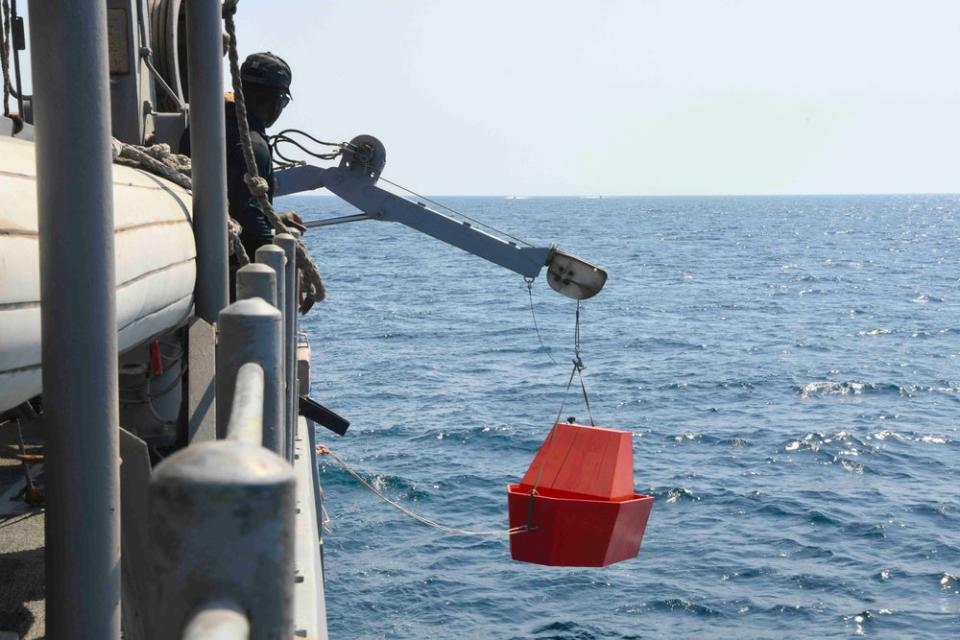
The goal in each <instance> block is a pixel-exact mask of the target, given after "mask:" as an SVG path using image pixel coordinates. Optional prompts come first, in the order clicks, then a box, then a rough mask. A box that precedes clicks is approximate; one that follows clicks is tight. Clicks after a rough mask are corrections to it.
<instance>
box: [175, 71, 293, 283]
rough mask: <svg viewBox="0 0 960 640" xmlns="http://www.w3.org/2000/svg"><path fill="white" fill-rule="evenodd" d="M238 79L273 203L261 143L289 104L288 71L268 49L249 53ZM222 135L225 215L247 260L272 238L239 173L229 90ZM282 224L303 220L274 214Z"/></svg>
mask: <svg viewBox="0 0 960 640" xmlns="http://www.w3.org/2000/svg"><path fill="white" fill-rule="evenodd" d="M240 78H241V81H242V83H243V85H242V86H243V96H244V99H245V102H246V105H247V122H248V123H249V125H250V141H251V143H252V145H253V155H254V157H255V158H256V161H257V172H258V173H259V174H260V177H262V178H264V179H265V180H266V181H267V184H268V185H270V190H269V192H268V197H269V198H270V201H271V202H272V201H273V164H272V161H271V158H270V145H269V143H268V142H267V133H266V130H267V127H270V126H271V125H273V123H275V122H276V121H277V119H278V118H279V117H280V114H281V113H282V112H283V110H284V108H285V107H286V106H287V104H289V103H290V100H291V96H290V81H291V79H292V73H291V70H290V65H288V64H287V63H286V62H285V61H284V60H283V59H282V58H281V57H280V56H278V55H275V54H273V53H270V52H264V53H253V54H250V55H249V56H247V59H246V60H245V61H244V62H243V65H241V67H240ZM226 138H227V199H228V200H229V211H230V217H231V218H233V219H234V220H236V221H237V222H239V223H240V226H241V227H242V228H243V230H242V232H241V233H240V241H241V243H243V248H244V249H245V250H246V252H247V255H248V256H249V257H250V259H251V260H252V259H253V256H254V254H255V253H256V251H257V249H258V248H259V247H261V246H262V245H264V244H268V243H271V242H273V233H274V230H273V226H272V225H271V224H270V222H269V220H267V218H266V216H264V214H263V212H262V211H261V210H260V205H259V204H257V200H256V198H254V197H253V195H252V194H251V193H250V191H249V189H248V188H247V184H246V183H245V182H244V180H243V176H244V175H245V174H246V173H247V167H246V164H245V162H244V158H243V147H242V146H241V142H240V133H239V130H238V128H237V114H236V108H235V106H234V100H233V94H232V93H228V94H227V96H226ZM180 152H181V153H185V154H187V155H189V154H190V131H189V129H188V130H186V131H184V133H183V137H182V138H181V139H180ZM278 215H279V217H280V219H281V220H282V221H283V223H284V224H285V225H287V226H288V227H291V228H293V229H296V230H297V231H299V232H300V233H303V232H305V231H306V227H304V226H303V220H301V219H300V216H298V215H297V214H295V213H292V212H288V213H279V214H278ZM231 281H232V278H231Z"/></svg>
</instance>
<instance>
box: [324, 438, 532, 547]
mask: <svg viewBox="0 0 960 640" xmlns="http://www.w3.org/2000/svg"><path fill="white" fill-rule="evenodd" d="M317 454H318V455H324V456H330V457H331V458H333V460H334V462H336V463H337V464H338V465H340V466H341V467H342V468H343V470H344V471H346V472H347V473H349V474H350V475H351V476H353V478H354V479H355V480H356V481H357V482H359V483H360V484H362V485H363V486H364V487H366V488H367V489H369V490H370V492H371V493H373V494H374V495H375V496H377V497H378V498H380V499H381V500H383V501H384V502H386V503H387V504H389V505H390V506H392V507H393V508H394V509H396V510H397V511H399V512H400V513H402V514H404V515H406V516H409V517H411V518H413V519H414V520H416V521H417V522H421V523H423V524H425V525H427V526H428V527H433V528H434V529H437V530H438V531H442V532H444V533H449V534H452V535H461V536H512V535H515V534H517V533H523V532H524V531H527V527H526V525H524V526H521V527H513V528H510V529H506V530H505V531H471V530H469V529H460V528H459V527H451V526H448V525H445V524H440V523H439V522H436V521H435V520H431V519H430V518H426V517H424V516H422V515H420V514H419V513H416V512H415V511H411V510H410V509H408V508H406V507H404V506H403V505H402V504H400V503H398V502H396V501H395V500H392V499H390V498H389V497H387V496H386V495H385V494H384V493H383V492H382V491H380V490H379V489H377V488H376V487H375V486H373V484H372V483H370V482H369V481H368V480H367V479H366V478H364V477H363V476H361V475H360V474H359V473H357V472H356V471H355V470H354V469H353V468H352V467H350V465H348V464H347V463H346V462H344V461H343V459H341V458H340V456H338V455H337V454H335V453H334V452H333V451H331V450H330V449H329V448H328V447H326V446H324V445H322V444H318V445H317Z"/></svg>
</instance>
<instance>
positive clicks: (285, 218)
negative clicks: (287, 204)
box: [278, 211, 307, 235]
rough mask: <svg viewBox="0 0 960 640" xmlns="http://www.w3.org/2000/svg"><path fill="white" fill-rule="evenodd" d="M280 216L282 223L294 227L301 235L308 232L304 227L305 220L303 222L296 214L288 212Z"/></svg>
mask: <svg viewBox="0 0 960 640" xmlns="http://www.w3.org/2000/svg"><path fill="white" fill-rule="evenodd" d="M278 215H279V218H280V222H282V223H283V224H285V225H286V226H288V227H293V228H294V229H296V230H297V231H299V232H300V234H301V235H303V234H304V233H306V232H307V228H306V227H305V226H304V225H303V220H301V219H300V216H298V215H297V214H295V213H294V212H293V211H286V212H284V213H281V214H278Z"/></svg>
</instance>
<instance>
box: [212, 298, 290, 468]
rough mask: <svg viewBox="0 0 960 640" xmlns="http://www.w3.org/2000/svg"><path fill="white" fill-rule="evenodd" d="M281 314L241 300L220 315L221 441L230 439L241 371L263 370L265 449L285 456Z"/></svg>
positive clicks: (267, 306)
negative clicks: (245, 367) (250, 365)
mask: <svg viewBox="0 0 960 640" xmlns="http://www.w3.org/2000/svg"><path fill="white" fill-rule="evenodd" d="M281 322H282V318H281V316H280V312H279V311H277V310H276V308H274V307H273V306H272V305H270V304H269V303H267V302H266V301H265V300H263V299H262V298H251V299H249V300H238V301H237V302H234V303H233V304H231V305H230V306H229V307H227V308H226V309H224V310H223V311H221V312H220V339H219V341H218V342H217V438H218V439H223V438H225V437H226V435H227V424H228V421H229V418H230V408H231V406H232V404H233V395H234V385H235V383H236V379H237V373H238V372H239V370H240V367H241V366H243V365H244V364H246V363H248V362H255V363H256V364H259V365H260V366H261V367H262V368H263V375H264V394H263V395H264V401H263V446H264V447H267V448H268V449H270V450H271V451H274V452H276V453H278V454H280V455H283V446H284V444H285V443H284V440H283V426H284V424H283V408H284V400H285V398H284V395H283V378H282V377H281V375H282V371H283V348H282V344H283V343H282V342H281V338H282V335H283V328H282V326H281Z"/></svg>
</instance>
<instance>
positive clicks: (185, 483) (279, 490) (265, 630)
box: [149, 303, 296, 640]
mask: <svg viewBox="0 0 960 640" xmlns="http://www.w3.org/2000/svg"><path fill="white" fill-rule="evenodd" d="M262 304H263V305H264V306H266V303H262ZM231 306H232V305H231ZM228 309H229V307H228ZM224 313H227V311H226V310H225V311H224ZM295 483H296V480H295V477H294V474H293V469H292V468H291V466H290V465H289V464H287V462H286V461H285V460H284V459H283V458H281V457H280V456H278V455H277V454H275V453H273V452H272V451H268V450H267V449H265V448H263V447H261V446H258V445H252V444H248V443H246V442H240V441H237V440H216V441H211V442H202V443H198V444H194V445H191V446H189V447H187V448H185V449H181V450H180V451H178V452H177V453H175V454H174V455H172V456H170V457H169V458H167V459H166V460H164V461H163V462H162V463H161V464H160V465H158V466H157V468H156V470H155V471H154V473H153V478H152V480H151V483H150V515H149V521H150V532H151V556H150V558H151V564H152V567H153V573H154V579H153V583H152V584H151V587H152V590H153V591H152V596H153V609H154V616H155V618H154V619H156V620H159V621H162V622H163V624H162V625H158V627H157V628H155V629H153V632H154V633H155V636H154V637H155V638H156V639H157V640H174V639H176V640H180V639H181V638H182V637H183V635H182V634H183V632H184V630H185V629H188V630H191V631H193V630H195V627H194V625H197V624H199V622H202V621H203V619H205V620H208V621H209V620H210V619H211V617H210V616H205V615H204V616H203V619H202V620H200V621H198V620H197V619H196V615H195V614H196V613H197V612H198V610H199V609H203V608H205V607H207V606H209V603H210V598H224V599H225V600H226V601H228V602H233V603H236V605H237V607H238V608H240V609H241V610H242V611H243V612H244V613H245V614H246V616H247V617H248V619H249V621H250V638H254V639H257V640H259V639H263V640H266V639H272V638H290V637H292V635H293V628H292V627H293V611H292V605H293V589H294V543H295V542H294V512H295V509H296V495H295ZM191 627H194V629H191ZM227 628H234V627H230V626H228V627H227ZM188 637H205V638H206V637H220V636H211V635H201V636H188Z"/></svg>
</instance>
